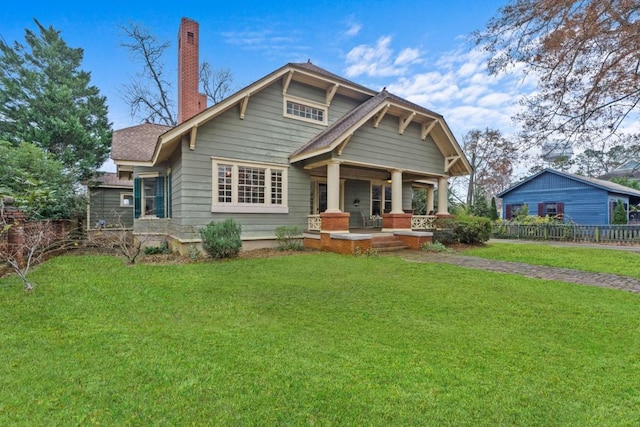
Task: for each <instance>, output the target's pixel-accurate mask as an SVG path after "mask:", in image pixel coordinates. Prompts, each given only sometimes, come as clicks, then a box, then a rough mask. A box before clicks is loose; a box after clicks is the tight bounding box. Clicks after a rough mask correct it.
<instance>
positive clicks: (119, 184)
mask: <svg viewBox="0 0 640 427" xmlns="http://www.w3.org/2000/svg"><path fill="white" fill-rule="evenodd" d="M88 185H89V186H90V187H112V188H133V181H132V180H130V179H120V178H118V174H117V173H113V172H104V173H102V174H101V175H99V176H96V177H94V178H93V179H91V180H90V181H89V183H88Z"/></svg>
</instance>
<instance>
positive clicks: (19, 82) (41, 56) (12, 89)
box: [0, 20, 111, 179]
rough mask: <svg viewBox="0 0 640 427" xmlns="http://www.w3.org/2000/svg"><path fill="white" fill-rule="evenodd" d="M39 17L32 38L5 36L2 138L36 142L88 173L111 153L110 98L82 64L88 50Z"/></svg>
mask: <svg viewBox="0 0 640 427" xmlns="http://www.w3.org/2000/svg"><path fill="white" fill-rule="evenodd" d="M34 21H35V23H36V26H37V28H38V32H37V33H36V32H34V31H31V30H29V29H27V30H25V42H26V44H21V43H19V42H17V41H16V42H14V44H13V46H10V45H9V44H7V43H6V42H5V41H4V40H2V39H0V139H4V140H7V141H10V142H12V143H13V144H15V145H16V146H17V145H18V144H20V143H21V142H23V141H27V142H31V143H33V144H35V145H37V146H38V147H40V148H41V149H43V150H46V151H48V152H50V153H52V154H53V155H54V156H55V157H56V158H57V159H58V160H60V161H61V162H62V163H63V164H64V165H65V167H66V168H68V169H69V170H70V171H72V172H73V174H74V175H75V176H76V178H78V179H81V178H86V177H88V176H89V175H91V173H92V172H93V171H94V170H95V169H97V168H98V167H99V166H100V165H102V163H103V162H104V161H105V160H106V159H107V157H108V154H109V148H110V143H111V124H110V123H109V122H108V119H107V105H106V98H105V97H104V96H101V95H100V91H99V90H98V88H97V87H96V86H91V85H90V77H91V75H90V73H88V72H86V71H82V70H80V65H81V63H82V58H83V54H84V52H83V50H82V49H81V48H71V47H69V46H68V45H67V44H66V42H65V41H64V40H63V39H62V38H61V37H60V32H59V31H57V30H55V29H54V28H53V27H51V26H50V27H48V28H46V27H44V26H43V25H41V24H40V23H39V22H38V21H37V20H34Z"/></svg>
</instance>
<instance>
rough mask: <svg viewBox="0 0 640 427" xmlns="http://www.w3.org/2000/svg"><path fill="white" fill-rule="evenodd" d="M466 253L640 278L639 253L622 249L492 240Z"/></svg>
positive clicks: (465, 252)
mask: <svg viewBox="0 0 640 427" xmlns="http://www.w3.org/2000/svg"><path fill="white" fill-rule="evenodd" d="M464 254H465V255H473V256H477V257H481V258H490V259H498V260H501V261H516V262H524V263H527V264H534V265H546V266H550V267H564V268H573V269H576V270H584V271H595V272H600V273H612V274H620V275H623V276H629V277H635V278H637V279H640V253H637V252H628V251H623V250H615V249H598V248H589V247H584V248H581V247H566V246H553V245H545V244H544V243H504V242H500V241H492V242H491V243H489V244H487V245H485V246H481V247H476V248H473V249H468V250H466V251H464Z"/></svg>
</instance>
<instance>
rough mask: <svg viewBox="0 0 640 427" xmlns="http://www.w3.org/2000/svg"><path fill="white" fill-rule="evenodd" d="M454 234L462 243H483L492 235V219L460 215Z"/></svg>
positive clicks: (456, 221)
mask: <svg viewBox="0 0 640 427" xmlns="http://www.w3.org/2000/svg"><path fill="white" fill-rule="evenodd" d="M453 234H454V236H455V238H456V240H457V241H459V242H460V243H468V244H474V243H482V242H486V241H487V240H489V238H490V237H491V220H490V219H489V218H484V217H474V216H460V217H458V218H456V220H455V225H454V228H453Z"/></svg>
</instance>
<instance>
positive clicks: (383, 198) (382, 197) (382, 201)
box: [369, 180, 391, 215]
mask: <svg viewBox="0 0 640 427" xmlns="http://www.w3.org/2000/svg"><path fill="white" fill-rule="evenodd" d="M374 185H380V186H381V187H382V189H381V194H380V208H381V209H380V210H381V211H382V212H380V215H382V214H383V213H384V207H385V205H386V203H387V198H386V196H385V194H386V193H385V187H389V188H391V184H390V183H389V182H388V181H380V180H375V181H370V182H369V215H373V186H374Z"/></svg>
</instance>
